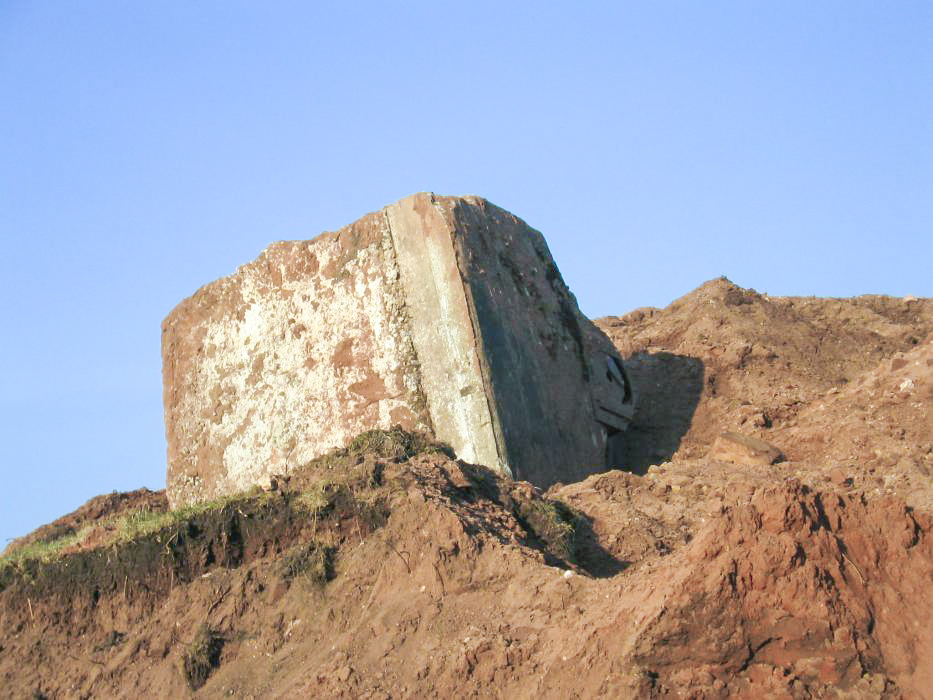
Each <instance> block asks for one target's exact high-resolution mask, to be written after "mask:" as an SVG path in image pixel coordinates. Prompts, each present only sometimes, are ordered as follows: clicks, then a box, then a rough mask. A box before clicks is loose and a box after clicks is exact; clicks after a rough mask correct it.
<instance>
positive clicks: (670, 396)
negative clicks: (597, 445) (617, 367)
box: [619, 352, 704, 475]
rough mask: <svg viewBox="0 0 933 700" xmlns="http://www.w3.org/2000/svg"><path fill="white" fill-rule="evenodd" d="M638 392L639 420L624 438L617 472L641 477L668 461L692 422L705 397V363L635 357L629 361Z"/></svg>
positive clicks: (667, 356) (648, 355)
mask: <svg viewBox="0 0 933 700" xmlns="http://www.w3.org/2000/svg"><path fill="white" fill-rule="evenodd" d="M625 370H626V372H627V373H628V376H629V380H630V381H631V382H632V386H633V387H634V389H635V400H636V406H635V416H634V420H633V422H632V425H631V426H630V427H629V429H628V430H627V431H626V433H625V438H624V443H623V446H622V448H621V451H620V457H621V458H620V459H619V462H620V464H619V468H622V469H625V470H626V471H629V472H632V473H634V474H639V475H642V474H644V473H645V472H646V471H648V467H650V466H651V465H652V464H660V463H661V462H666V461H668V460H669V459H670V458H671V457H672V456H673V454H674V453H675V452H676V451H677V448H678V447H680V442H681V440H682V438H683V437H684V435H686V434H687V431H688V430H690V424H691V422H692V421H693V414H694V412H695V411H696V407H697V404H698V403H699V402H700V396H701V395H702V393H703V374H704V368H703V361H702V360H700V359H699V358H696V357H689V356H687V355H674V354H672V353H669V352H658V353H636V354H634V355H632V356H631V357H630V358H628V359H627V360H626V361H625Z"/></svg>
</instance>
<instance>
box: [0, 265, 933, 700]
mask: <svg viewBox="0 0 933 700" xmlns="http://www.w3.org/2000/svg"><path fill="white" fill-rule="evenodd" d="M599 323H600V325H601V326H602V327H603V329H604V330H605V331H606V332H607V333H608V334H609V335H610V336H611V338H612V340H613V341H614V342H615V343H616V345H617V346H618V347H619V349H620V350H621V351H622V352H623V354H624V355H625V356H626V357H627V358H628V360H627V367H628V368H629V373H630V375H631V379H632V381H633V383H634V384H635V387H636V390H637V391H638V397H639V412H638V413H637V414H636V425H635V426H634V428H633V429H632V431H631V434H630V435H629V441H628V447H627V450H628V452H627V455H626V459H625V464H623V465H621V466H624V467H626V468H627V470H625V471H623V470H616V471H610V472H606V473H604V474H599V475H596V476H593V477H590V478H589V479H587V480H585V481H583V482H579V483H575V484H568V485H558V486H556V487H553V488H552V489H550V490H549V491H548V492H547V493H541V492H540V491H538V490H537V489H535V488H534V487H533V486H531V485H530V484H527V483H522V482H508V481H504V480H501V479H499V478H498V477H496V476H495V475H494V474H493V473H492V472H490V471H488V470H486V469H484V468H483V467H480V466H473V465H468V464H464V463H462V462H460V461H458V460H457V459H456V458H455V457H453V456H452V455H451V454H449V453H448V452H445V451H444V450H443V448H441V447H438V446H432V445H430V444H428V443H425V442H424V441H423V440H419V439H418V438H417V436H410V435H405V434H403V433H400V432H394V433H386V434H369V435H364V436H361V438H360V439H358V440H357V441H355V442H354V444H353V445H351V446H349V447H348V449H347V450H344V451H340V452H338V453H335V454H334V455H330V456H328V457H327V458H324V459H322V460H320V461H318V462H316V463H314V464H312V465H308V467H307V469H306V470H304V471H303V472H301V473H299V474H297V475H295V476H293V477H292V479H290V480H289V481H288V482H285V483H279V484H276V485H275V490H272V491H268V492H254V493H250V494H244V495H243V496H242V497H238V498H235V499H230V500H229V501H226V502H221V503H215V504H209V506H208V507H203V508H200V509H191V510H188V511H183V512H179V513H176V514H174V515H169V514H166V513H165V512H164V506H163V504H162V503H161V502H160V500H159V494H147V493H137V494H135V495H133V496H132V497H127V498H118V497H108V498H107V499H104V500H102V501H95V502H92V504H89V506H87V507H85V509H83V510H82V511H79V512H78V513H76V514H73V516H71V517H66V518H64V519H62V520H61V521H58V523H57V524H53V525H55V527H52V528H48V527H47V528H46V529H45V530H43V531H40V532H39V533H36V535H35V536H33V537H32V538H31V539H29V540H24V541H22V542H19V543H14V546H13V547H11V548H10V549H9V550H8V552H7V553H6V556H5V557H4V560H3V565H2V566H0V630H2V632H0V697H11V698H30V697H31V698H39V697H46V698H72V697H75V698H78V697H85V698H91V697H94V698H97V697H125V698H130V697H133V698H135V697H139V696H140V695H143V694H148V695H150V696H159V697H189V696H190V697H202V698H214V697H216V698H220V697H241V698H248V697H252V698H268V697H284V698H291V697H296V698H299V697H345V698H366V697H368V698H414V697H478V698H479V697H483V698H485V697H502V698H506V697H508V698H572V697H580V698H584V697H619V698H651V697H684V698H726V697H742V698H762V697H782V698H788V697H790V698H810V697H823V698H831V697H836V698H901V697H904V698H929V697H933V661H931V659H933V585H931V583H933V482H931V478H930V473H931V468H933V462H931V460H933V443H931V440H933V437H931V436H933V423H931V420H933V419H931V415H933V413H931V411H930V409H931V405H933V336H931V333H930V331H931V330H933V302H931V301H930V300H912V301H905V300H900V299H891V298H886V297H861V298H857V299H845V300H829V299H789V298H787V299H779V298H774V297H767V296H764V295H759V294H757V293H755V292H753V291H750V290H744V289H740V288H738V287H736V286H734V285H732V284H731V283H729V282H728V280H724V279H722V280H715V281H713V282H710V283H707V284H706V285H704V286H703V287H701V288H700V289H698V290H696V291H695V292H693V293H691V294H689V295H687V296H686V297H684V298H682V299H680V300H678V301H676V302H674V303H673V304H672V305H671V306H670V307H668V308H667V309H664V310H659V309H641V310H638V311H635V312H632V313H630V314H628V315H626V316H623V317H619V318H610V319H603V320H601V321H600V322H599ZM724 431H734V432H738V433H742V434H744V435H746V436H749V437H753V438H759V439H762V440H765V441H767V442H768V443H771V444H772V445H775V446H776V447H777V448H778V449H779V450H780V451H781V452H782V453H783V454H784V456H785V459H784V460H783V461H779V462H777V463H773V464H772V463H769V462H770V460H755V459H749V460H747V461H745V462H742V460H741V459H739V460H736V459H735V458H734V455H733V456H732V457H730V458H731V459H732V461H725V459H723V456H724V455H723V453H713V454H711V453H710V451H711V447H712V445H713V443H714V441H715V440H716V438H717V437H718V436H719V435H720V434H721V433H722V432H724ZM727 456H728V455H727Z"/></svg>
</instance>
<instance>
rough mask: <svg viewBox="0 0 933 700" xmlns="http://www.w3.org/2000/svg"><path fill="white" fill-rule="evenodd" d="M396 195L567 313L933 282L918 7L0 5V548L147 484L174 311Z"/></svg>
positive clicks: (932, 152)
mask: <svg viewBox="0 0 933 700" xmlns="http://www.w3.org/2000/svg"><path fill="white" fill-rule="evenodd" d="M421 190H432V191H435V192H439V193H443V194H479V195H482V196H484V197H486V198H488V199H490V200H491V201H493V202H495V203H496V204H498V205H500V206H502V207H504V208H506V209H508V210H510V211H512V212H513V213H515V214H517V215H518V216H520V217H522V218H524V219H525V220H526V221H527V222H528V223H530V224H531V225H532V226H534V227H535V228H537V229H539V230H540V231H542V232H543V233H544V235H545V237H546V238H547V240H548V243H549V245H550V247H551V251H552V253H553V255H554V257H555V259H556V260H557V263H558V265H559V266H560V269H561V271H562V272H563V275H564V278H565V280H566V281H567V283H568V284H569V286H570V288H571V289H572V290H573V291H574V292H575V293H576V295H577V298H578V300H579V302H580V306H581V308H582V309H583V311H584V312H585V313H587V314H588V315H590V316H602V315H608V314H622V313H625V312H627V311H630V310H631V309H633V308H636V307H639V306H646V305H652V306H664V305H666V304H667V303H669V302H670V301H672V300H673V299H674V298H676V297H679V296H681V295H683V294H685V293H687V292H689V291H690V290H692V289H693V288H695V287H696V286H698V285H699V284H700V283H702V282H703V281H705V280H707V279H710V278H713V277H717V276H719V275H727V276H728V277H730V278H731V279H732V280H733V281H735V282H736V283H738V284H740V285H742V286H746V287H754V288H755V289H757V290H759V291H762V292H768V293H770V294H780V295H786V294H799V295H810V294H813V295H821V296H851V295H856V294H864V293H885V294H892V295H896V296H903V295H906V294H915V295H917V296H933V274H931V271H930V268H931V263H933V235H931V234H933V232H931V221H933V3H930V2H928V1H923V2H909V1H903V2H879V1H874V2H859V1H857V0H844V1H840V2H831V1H825V2H812V1H810V0H806V1H804V2H788V1H783V0H782V1H777V0H775V1H773V2H765V1H761V2H758V1H756V2H738V1H733V2H714V1H706V2H695V1H693V0H691V1H689V2H648V1H645V2H637V3H636V2H604V3H594V2H573V3H562V2H553V3H542V2H501V1H500V2H485V1H483V0H480V1H474V2H470V3H445V2H436V1H434V2H420V1H413V0H409V1H408V2H404V3H402V2H390V1H383V2H356V3H350V2H336V1H335V2H323V1H321V2H293V3H291V2H275V1H273V0H270V1H268V2H246V1H236V0H224V1H223V2H220V1H217V2H209V1H207V0H199V1H198V2H190V1H189V0H175V1H172V0H163V1H161V2H125V1H121V2H109V1H107V0H94V2H87V1H86V0H74V1H72V2H65V1H58V2H56V1H51V0H50V1H47V2H36V1H34V0H0V242H2V249H0V251H2V252H0V311H2V325H0V333H2V337H0V340H2V342H0V373H2V374H0V376H2V380H0V449H2V457H0V464H2V478H3V489H2V490H0V546H2V543H3V541H5V540H6V539H7V538H10V537H14V536H17V535H21V534H25V533H26V532H28V531H29V530H31V529H33V528H34V527H36V526H38V525H40V524H41V523H44V522H48V521H50V520H51V519H53V518H55V517H57V516H59V515H62V514H64V513H66V512H68V511H70V510H72V509H73V508H75V507H77V506H79V505H80V504H81V503H83V502H84V501H86V500H87V499H88V498H90V497H91V496H94V495H96V494H99V493H105V492H109V491H112V490H127V489H132V488H136V487H139V486H148V487H150V488H153V489H156V488H162V486H163V485H164V475H165V441H164V432H163V424H162V403H161V402H162V396H161V391H162V389H161V360H160V350H159V343H160V329H159V324H160V322H161V320H162V319H163V318H164V317H165V315H166V314H167V313H168V312H169V311H170V310H171V309H172V308H173V307H174V306H175V304H177V303H178V302H179V301H181V299H183V298H184V297H186V296H188V295H190V294H192V293H193V292H194V291H195V290H196V289H197V288H198V287H199V286H201V285H202V284H205V283H207V282H210V281H211V280H213V279H215V278H217V277H220V276H223V275H226V274H229V273H231V272H232V271H233V270H234V269H235V268H236V267H237V266H238V265H240V264H242V263H245V262H247V261H249V260H251V259H253V258H255V257H256V255H257V254H258V253H259V251H260V250H261V249H262V248H263V247H265V246H266V245H267V244H268V243H270V242H271V241H275V240H283V239H305V238H311V237H313V236H315V235H317V234H318V233H320V232H321V231H324V230H334V229H337V228H340V227H341V226H344V225H346V224H348V223H350V222H351V221H353V220H355V219H357V218H359V217H360V216H362V215H363V214H365V213H367V212H369V211H373V210H376V209H379V208H380V207H382V206H384V205H385V204H388V203H390V202H392V201H395V200H397V199H399V198H401V197H403V196H406V195H408V194H411V193H413V192H417V191H421Z"/></svg>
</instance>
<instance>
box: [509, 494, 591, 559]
mask: <svg viewBox="0 0 933 700" xmlns="http://www.w3.org/2000/svg"><path fill="white" fill-rule="evenodd" d="M518 515H519V518H520V519H521V520H522V521H523V522H524V523H525V524H526V526H527V527H528V529H529V530H531V532H532V533H534V535H535V536H536V537H537V538H538V539H540V540H541V541H542V542H544V544H545V545H546V547H547V549H548V551H549V552H551V553H552V554H553V555H554V556H556V557H559V558H560V559H563V560H564V561H567V562H575V561H576V553H577V552H576V550H577V542H576V540H577V515H576V514H575V513H574V512H573V510H572V509H571V508H570V507H569V506H568V505H566V504H565V503H562V502H561V501H550V500H538V499H534V500H529V501H522V502H521V503H519V505H518Z"/></svg>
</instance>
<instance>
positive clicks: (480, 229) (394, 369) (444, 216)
mask: <svg viewBox="0 0 933 700" xmlns="http://www.w3.org/2000/svg"><path fill="white" fill-rule="evenodd" d="M163 374H164V384H165V418H166V436H167V440H168V462H169V464H168V479H167V493H168V496H169V501H170V503H171V504H172V506H173V507H177V506H179V505H182V504H185V503H191V502H195V501H199V500H205V499H210V498H215V497H217V496H220V495H224V494H230V493H235V492H237V491H241V490H244V489H247V488H250V487H251V486H253V485H255V484H256V483H259V482H260V481H261V480H262V479H263V478H264V477H267V476H268V475H271V474H287V473H288V472H289V471H291V470H293V469H295V468H297V467H300V466H301V465H303V464H305V463H307V462H309V461H310V460H311V459H313V458H314V457H317V456H320V455H322V454H324V453H326V452H327V451H329V450H331V449H333V448H335V447H340V446H343V445H345V444H346V443H347V442H348V441H349V440H350V438H352V437H353V436H354V435H356V434H358V433H360V432H362V431H364V430H368V429H372V428H383V429H387V428H390V427H392V426H393V425H401V426H402V427H404V428H406V429H411V430H422V431H425V432H428V433H430V434H432V435H434V436H435V437H436V438H437V439H439V440H441V441H444V442H447V443H448V444H450V445H451V446H452V447H453V448H454V449H455V450H456V451H457V453H458V455H459V456H460V457H461V458H462V459H464V460H466V461H470V462H475V463H480V464H485V465H487V466H489V467H491V468H493V469H496V470H498V471H500V472H502V473H504V474H507V475H514V476H515V477H517V478H522V479H528V480H530V481H532V482H534V483H536V484H539V485H541V486H547V485H550V484H551V483H554V482H555V481H572V480H576V479H578V478H581V477H583V476H585V475H587V474H590V473H593V472H595V471H599V470H602V469H604V468H606V466H607V464H611V463H612V453H613V441H614V440H618V439H619V438H618V436H619V435H621V431H622V430H624V428H625V426H626V424H627V421H628V420H630V418H631V415H632V409H633V401H632V397H631V394H630V392H629V390H628V385H627V380H626V379H625V377H624V370H623V369H622V364H621V359H620V358H618V356H617V354H616V353H615V350H614V349H613V348H612V345H611V343H610V342H609V340H608V339H607V338H606V337H605V336H604V335H603V334H602V333H601V332H600V331H599V330H598V329H596V327H595V326H593V324H592V323H590V322H589V321H588V320H587V319H586V318H584V317H583V316H582V315H581V314H580V312H579V310H578V309H577V305H576V302H575V300H574V298H573V296H572V295H571V294H570V292H569V291H568V290H567V287H566V286H565V285H564V282H563V280H562V279H561V277H560V273H559V272H558V271H557V268H556V266H555V265H554V262H553V260H552V259H551V256H550V253H549V252H548V249H547V246H546V244H545V242H544V239H543V237H542V236H541V234H540V233H538V232H537V231H534V230H533V229H531V228H529V227H528V226H527V225H526V224H525V223H524V222H522V221H521V220H520V219H517V218H516V217H514V216H512V215H511V214H509V213H508V212H506V211H504V210H502V209H499V208H498V207H495V206H494V205H492V204H490V203H488V202H486V201H485V200H483V199H480V198H477V197H460V198H458V197H438V196H435V195H431V194H418V195H414V196H412V197H408V198H406V199H403V200H401V201H400V202H397V203H396V204H393V205H390V206H388V207H386V208H385V209H384V210H382V211H381V212H377V213H374V214H370V215H368V216H366V217H364V218H363V219H360V220H359V221H358V222H356V223H354V224H352V225H350V226H348V227H346V228H345V229H342V230H341V231H338V232H336V233H327V234H323V235H321V236H319V237H318V238H316V239H314V240H312V241H304V242H290V243H276V244H273V245H272V246H270V247H269V248H268V249H266V250H265V251H264V252H263V253H262V254H261V255H260V257H259V258H258V259H257V260H256V261H254V262H252V263H249V264H247V265H244V266H243V267H241V268H240V269H239V270H237V272H236V273H235V274H234V275H232V276H230V277H227V278H224V279H221V280H218V281H217V282H214V283H212V284H210V285H207V286H206V287H204V288H202V289H201V290H199V291H198V292H197V293H196V294H195V295H194V296H192V297H191V298H189V299H187V300H185V301H184V302H182V303H181V304H179V306H178V307H177V308H176V309H175V310H174V311H173V312H172V313H171V314H170V315H169V316H168V318H167V319H166V320H165V322H164V323H163Z"/></svg>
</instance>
